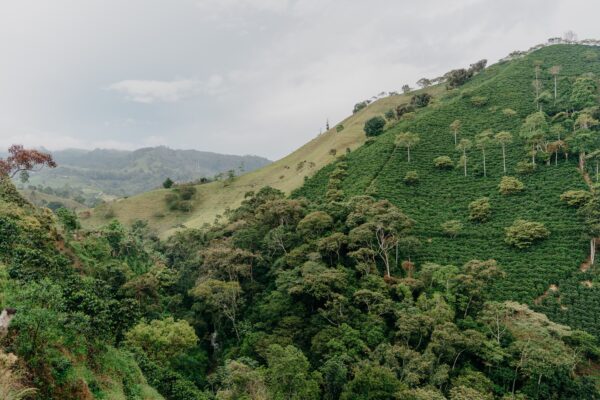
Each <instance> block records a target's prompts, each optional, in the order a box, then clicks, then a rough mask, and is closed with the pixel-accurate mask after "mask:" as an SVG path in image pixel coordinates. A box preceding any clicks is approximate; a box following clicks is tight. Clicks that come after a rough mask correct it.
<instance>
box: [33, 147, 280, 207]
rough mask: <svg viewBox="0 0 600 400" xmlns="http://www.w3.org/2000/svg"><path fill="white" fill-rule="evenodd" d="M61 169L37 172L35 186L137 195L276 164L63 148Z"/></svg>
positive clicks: (155, 151) (202, 154) (188, 153)
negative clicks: (168, 185)
mask: <svg viewBox="0 0 600 400" xmlns="http://www.w3.org/2000/svg"><path fill="white" fill-rule="evenodd" d="M52 155H53V157H54V159H55V160H56V162H57V163H58V165H59V166H58V168H56V169H45V170H42V171H40V172H38V173H35V174H32V176H31V179H30V181H31V184H33V185H43V186H50V187H53V188H62V187H63V186H69V187H71V188H78V189H83V190H84V192H86V193H88V194H98V193H102V194H104V195H109V196H113V197H121V196H131V195H134V194H137V193H141V192H145V191H148V190H152V189H155V188H157V187H160V185H161V184H162V182H163V181H164V180H165V179H166V178H167V177H170V178H171V179H173V180H175V181H183V182H188V181H192V180H197V179H200V178H202V177H207V178H212V177H213V176H214V175H216V174H218V173H224V172H226V171H228V170H234V171H235V172H236V174H238V173H240V171H252V170H255V169H257V168H260V167H263V166H265V165H267V164H269V163H270V161H269V160H267V159H266V158H263V157H258V156H236V155H227V154H217V153H210V152H206V151H197V150H174V149H170V148H167V147H164V146H160V147H148V148H143V149H138V150H135V151H122V150H106V149H96V150H91V151H88V150H77V149H71V150H62V151H55V152H52Z"/></svg>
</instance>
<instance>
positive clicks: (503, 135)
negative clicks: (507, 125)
mask: <svg viewBox="0 0 600 400" xmlns="http://www.w3.org/2000/svg"><path fill="white" fill-rule="evenodd" d="M494 139H495V140H496V142H497V143H498V144H500V146H502V166H503V167H504V173H505V174H506V145H507V144H510V143H512V140H513V135H512V133H510V132H508V131H502V132H498V133H496V136H494Z"/></svg>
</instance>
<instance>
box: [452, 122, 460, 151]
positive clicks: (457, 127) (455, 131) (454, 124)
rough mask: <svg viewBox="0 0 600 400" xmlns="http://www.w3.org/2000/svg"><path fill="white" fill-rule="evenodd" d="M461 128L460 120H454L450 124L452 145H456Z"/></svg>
mask: <svg viewBox="0 0 600 400" xmlns="http://www.w3.org/2000/svg"><path fill="white" fill-rule="evenodd" d="M461 127H462V123H461V122H460V119H455V120H454V121H453V122H452V123H451V124H450V129H452V133H453V134H454V145H455V146H456V145H458V139H457V137H458V131H460V128H461Z"/></svg>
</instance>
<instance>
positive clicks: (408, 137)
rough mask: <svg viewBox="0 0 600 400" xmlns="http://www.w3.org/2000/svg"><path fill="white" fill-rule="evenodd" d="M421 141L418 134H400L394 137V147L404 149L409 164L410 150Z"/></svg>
mask: <svg viewBox="0 0 600 400" xmlns="http://www.w3.org/2000/svg"><path fill="white" fill-rule="evenodd" d="M420 141H421V138H420V137H419V135H418V134H416V133H412V132H402V133H399V134H398V135H397V136H396V140H395V141H394V143H395V144H396V146H400V147H405V148H406V152H407V157H408V162H410V149H411V148H412V147H414V146H416V145H417V144H419V142H420Z"/></svg>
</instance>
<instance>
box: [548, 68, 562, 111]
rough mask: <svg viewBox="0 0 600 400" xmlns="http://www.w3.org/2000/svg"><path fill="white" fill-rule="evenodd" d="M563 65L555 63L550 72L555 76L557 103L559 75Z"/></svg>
mask: <svg viewBox="0 0 600 400" xmlns="http://www.w3.org/2000/svg"><path fill="white" fill-rule="evenodd" d="M561 68H562V67H561V66H560V65H554V66H552V67H551V68H550V74H551V75H552V76H553V77H554V104H556V96H557V94H556V90H557V86H558V85H557V77H558V74H559V73H560V70H561Z"/></svg>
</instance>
